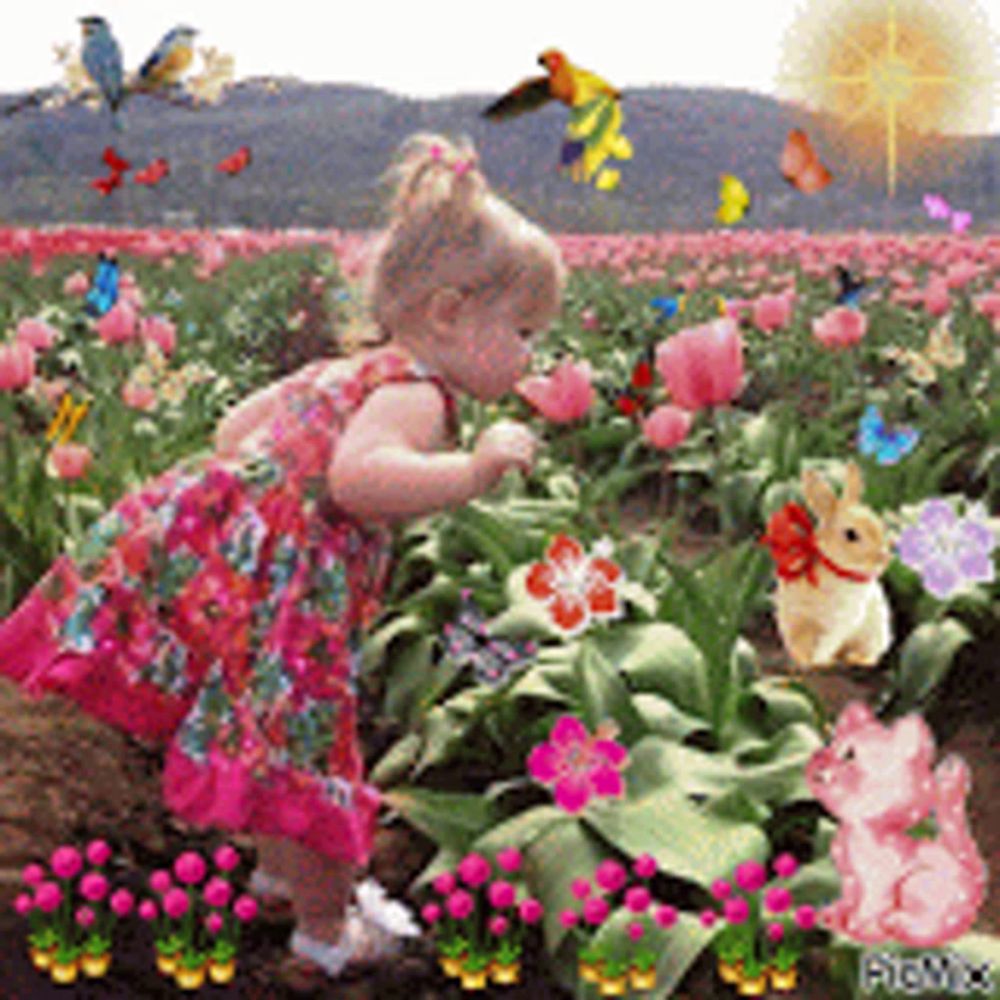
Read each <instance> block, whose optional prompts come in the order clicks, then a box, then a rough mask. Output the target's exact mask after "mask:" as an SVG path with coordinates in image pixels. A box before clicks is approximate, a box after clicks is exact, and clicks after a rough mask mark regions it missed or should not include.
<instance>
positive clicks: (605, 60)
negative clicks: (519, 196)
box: [0, 0, 1000, 131]
mask: <svg viewBox="0 0 1000 1000" xmlns="http://www.w3.org/2000/svg"><path fill="white" fill-rule="evenodd" d="M17 2H18V0H7V3H8V4H11V5H12V4H13V3H17ZM816 2H822V0H683V2H680V0H577V2H573V3H571V2H568V0H504V2H502V3H493V2H486V0H347V2H340V3H338V2H332V0H271V2H268V3H255V2H253V0H172V2H171V3H170V4H165V3H162V2H153V0H20V3H21V6H20V7H18V8H17V9H16V13H15V12H14V10H13V9H11V7H8V13H7V17H5V19H4V20H5V23H4V27H3V31H2V32H0V92H3V93H13V92H16V91H21V90H24V89H30V88H33V87H41V86H43V85H45V84H47V83H51V82H54V80H55V79H58V76H59V68H58V67H57V66H56V65H55V63H54V61H53V52H52V46H53V45H54V44H55V43H60V42H74V43H75V42H78V41H79V37H80V32H79V24H78V23H77V19H78V18H79V17H81V16H84V15H89V14H99V15H101V16H103V17H105V18H106V19H107V20H108V21H109V23H110V24H111V26H112V28H113V30H114V32H115V35H116V37H117V38H118V40H119V42H120V44H121V46H122V50H123V53H124V57H125V65H126V68H127V69H133V68H135V67H137V66H138V65H139V63H141V62H142V60H143V59H144V58H145V56H146V55H147V54H148V52H149V51H150V50H151V49H152V47H153V46H154V45H155V44H156V42H157V40H158V39H159V37H160V36H161V35H162V34H163V33H164V32H165V31H166V30H168V29H169V28H171V27H172V26H174V25H175V24H178V23H187V24H190V25H191V26H192V27H196V28H198V29H200V31H201V33H202V34H201V36H200V39H199V41H200V43H201V44H204V45H211V46H215V47H217V48H218V49H220V50H221V51H222V52H227V53H231V54H232V55H233V56H234V57H235V60H236V73H237V76H257V75H262V74H270V75H276V76H286V75H294V76H297V77H299V78H300V79H302V80H306V81H311V82H335V83H362V84H370V85H373V86H378V87H381V88H383V89H386V90H390V91H393V92H395V93H399V94H404V95H407V96H413V97H437V96H443V95H447V94H455V93H469V92H473V93H497V94H499V93H502V92H503V91H504V90H506V89H508V88H509V87H510V86H512V85H513V84H515V83H517V82H518V81H520V80H521V79H523V78H524V77H526V76H533V75H536V74H537V73H538V72H540V68H539V67H538V66H537V64H536V62H535V59H536V56H537V54H538V53H539V52H540V51H542V50H543V49H545V48H548V47H553V46H554V47H558V48H561V49H562V50H563V51H565V52H566V53H567V54H568V55H569V56H570V58H571V59H572V60H573V61H574V62H576V63H577V64H579V65H580V66H584V67H586V68H588V69H593V70H595V71H597V72H599V73H600V74H601V75H602V76H605V77H606V78H607V79H609V80H610V81H611V82H612V83H614V84H615V85H616V86H618V87H620V88H623V89H626V90H627V89H628V88H629V87H637V86H647V85H656V84H662V85H677V86H698V85H710V86H718V87H733V88H741V89H749V90H754V91H757V92H759V93H764V94H774V93H776V84H775V77H776V75H777V72H778V67H779V60H780V56H781V51H782V43H783V40H784V35H785V32H786V31H787V29H788V28H789V27H790V25H791V23H792V22H793V21H794V19H795V15H796V11H797V10H798V9H800V8H801V7H803V6H808V5H809V4H811V3H816ZM827 2H830V3H831V4H837V3H841V4H842V3H844V2H845V0H827ZM951 2H952V3H961V2H963V0H951ZM969 2H976V4H977V6H978V8H979V9H980V10H981V11H982V13H983V14H985V16H986V17H987V19H988V21H989V23H990V25H991V27H992V28H993V30H994V31H996V32H997V33H1000V0H969ZM998 93H1000V91H998ZM997 105H998V106H997V107H996V108H995V110H994V117H993V131H1000V97H998V100H997Z"/></svg>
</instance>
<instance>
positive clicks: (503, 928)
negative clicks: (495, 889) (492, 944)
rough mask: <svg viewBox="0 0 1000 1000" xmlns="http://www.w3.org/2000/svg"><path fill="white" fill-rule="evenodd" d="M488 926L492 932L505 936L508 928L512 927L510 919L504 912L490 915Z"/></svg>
mask: <svg viewBox="0 0 1000 1000" xmlns="http://www.w3.org/2000/svg"><path fill="white" fill-rule="evenodd" d="M487 926H488V927H489V929H490V933H491V934H493V935H495V936H496V937H503V936H504V934H506V933H507V928H508V927H510V921H509V920H508V919H507V918H506V917H505V916H503V914H501V913H497V914H495V915H494V916H492V917H490V919H489V922H488V924H487Z"/></svg>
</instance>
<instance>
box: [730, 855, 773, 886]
mask: <svg viewBox="0 0 1000 1000" xmlns="http://www.w3.org/2000/svg"><path fill="white" fill-rule="evenodd" d="M766 881H767V869H766V868H765V867H764V866H763V865H762V864H761V863H760V862H759V861H744V862H743V864H741V865H737V866H736V884H737V885H738V886H739V887H740V888H741V889H742V890H743V891H744V892H756V891H757V890H758V889H761V888H762V887H763V885H764V883H765V882H766Z"/></svg>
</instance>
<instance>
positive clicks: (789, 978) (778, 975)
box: [771, 965, 799, 993]
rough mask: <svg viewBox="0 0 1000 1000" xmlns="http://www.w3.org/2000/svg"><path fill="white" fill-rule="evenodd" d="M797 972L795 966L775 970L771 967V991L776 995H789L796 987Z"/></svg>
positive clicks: (797, 980)
mask: <svg viewBox="0 0 1000 1000" xmlns="http://www.w3.org/2000/svg"><path fill="white" fill-rule="evenodd" d="M798 982H799V970H798V968H797V967H796V966H794V965H793V966H792V967H791V968H790V969H784V970H782V969H776V968H775V967H774V966H771V989H772V990H775V991H776V992H778V993H791V992H792V990H794V989H795V987H796V986H797V985H798Z"/></svg>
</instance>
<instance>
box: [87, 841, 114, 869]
mask: <svg viewBox="0 0 1000 1000" xmlns="http://www.w3.org/2000/svg"><path fill="white" fill-rule="evenodd" d="M86 855H87V860H88V861H89V862H90V863H91V864H92V865H94V866H95V867H97V868H100V867H101V865H103V864H105V863H106V862H107V860H108V858H110V857H111V848H110V847H109V846H108V844H107V841H104V840H92V841H91V842H90V843H89V844H88V845H87V850H86Z"/></svg>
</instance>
